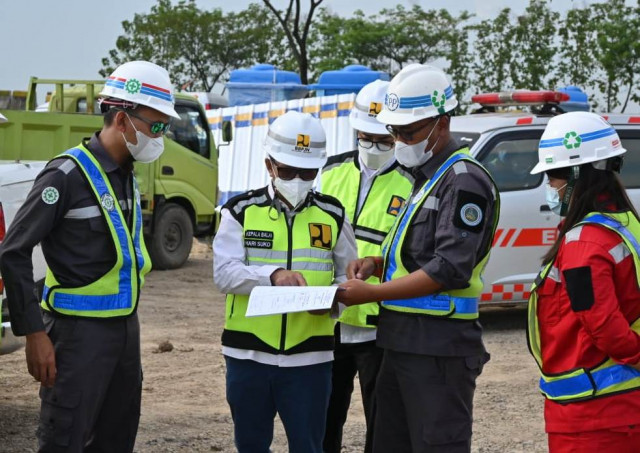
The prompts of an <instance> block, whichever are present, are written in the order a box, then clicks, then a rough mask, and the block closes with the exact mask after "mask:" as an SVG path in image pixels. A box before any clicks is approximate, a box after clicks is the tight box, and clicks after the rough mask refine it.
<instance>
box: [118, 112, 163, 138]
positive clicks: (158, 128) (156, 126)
mask: <svg viewBox="0 0 640 453" xmlns="http://www.w3.org/2000/svg"><path fill="white" fill-rule="evenodd" d="M125 113H126V114H127V115H130V116H132V117H134V118H138V119H139V120H140V121H142V122H144V123H147V124H148V125H149V127H150V128H151V133H152V134H156V135H157V134H160V135H164V134H166V133H167V132H168V131H169V127H171V122H170V121H169V122H167V123H163V122H162V121H151V120H149V119H147V118H145V117H143V116H141V115H138V114H137V113H133V112H132V111H131V110H127V111H126V112H125Z"/></svg>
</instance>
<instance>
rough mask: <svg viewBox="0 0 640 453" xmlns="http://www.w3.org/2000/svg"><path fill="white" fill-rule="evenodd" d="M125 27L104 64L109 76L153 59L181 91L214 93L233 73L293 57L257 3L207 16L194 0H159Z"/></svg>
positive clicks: (276, 29)
mask: <svg viewBox="0 0 640 453" xmlns="http://www.w3.org/2000/svg"><path fill="white" fill-rule="evenodd" d="M260 16H262V17H263V22H261V23H260V24H258V23H257V22H256V20H255V18H256V17H260ZM265 22H267V23H266V24H265ZM264 25H266V27H265V26H264ZM122 28H123V30H124V34H123V35H121V36H119V37H118V39H117V40H116V48H115V49H112V50H111V51H109V56H108V57H106V58H103V59H102V64H103V69H102V70H101V71H100V74H101V75H103V76H106V75H108V74H109V73H110V72H111V71H112V70H113V69H114V68H115V67H116V66H118V65H120V64H122V63H123V62H125V61H130V60H148V61H152V62H154V63H156V64H158V65H160V66H163V67H165V68H167V70H168V71H169V73H170V74H171V76H172V79H173V82H174V83H176V84H177V85H178V86H181V87H182V86H184V87H187V88H190V89H193V90H204V91H210V90H211V88H212V87H213V85H214V84H215V83H216V82H218V81H222V80H223V78H224V77H225V76H226V75H227V73H228V71H229V70H231V69H234V68H238V67H242V66H245V65H248V64H251V63H252V62H255V61H264V62H270V61H280V60H281V58H282V56H283V55H286V54H287V49H286V47H285V46H283V44H282V34H281V33H278V28H277V27H275V23H274V22H273V20H271V19H270V17H269V16H268V15H267V14H265V11H264V8H263V7H261V6H260V5H257V4H252V5H250V7H249V8H248V9H247V10H244V11H241V12H239V13H229V14H226V15H225V14H224V13H223V12H222V10H221V9H212V10H210V11H202V10H200V9H199V8H198V7H197V6H196V4H195V2H194V0H181V1H179V2H178V3H177V4H175V5H173V4H172V3H171V1H170V0H158V3H157V4H156V5H154V6H153V7H152V8H151V11H150V12H149V13H148V14H136V15H135V16H134V18H133V20H131V21H124V22H123V23H122Z"/></svg>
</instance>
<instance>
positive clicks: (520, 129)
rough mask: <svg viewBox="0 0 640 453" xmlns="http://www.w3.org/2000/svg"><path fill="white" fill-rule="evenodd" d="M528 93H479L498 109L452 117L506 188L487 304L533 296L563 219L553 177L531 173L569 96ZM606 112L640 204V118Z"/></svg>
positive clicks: (626, 179) (455, 129)
mask: <svg viewBox="0 0 640 453" xmlns="http://www.w3.org/2000/svg"><path fill="white" fill-rule="evenodd" d="M514 93H518V92H514ZM523 93H528V94H529V97H526V96H525V99H523V100H522V101H518V100H517V95H516V100H515V101H514V100H513V99H512V98H513V96H511V97H510V96H509V93H501V97H502V99H503V101H500V100H499V97H498V96H497V94H496V93H489V94H485V95H479V96H477V97H474V101H475V102H478V103H481V105H482V107H483V109H482V110H483V111H485V112H486V111H487V110H495V111H494V112H490V111H489V112H486V113H478V114H471V115H464V116H459V117H454V118H452V122H451V132H452V135H453V136H454V137H455V138H456V139H457V140H458V141H459V142H461V143H463V144H466V145H467V146H468V147H469V148H470V150H471V154H472V155H473V156H474V157H476V159H478V160H479V161H480V162H481V163H482V164H483V165H484V166H485V168H486V169H487V170H488V171H489V172H490V173H491V175H492V176H493V178H494V180H495V182H496V184H497V186H498V189H499V191H500V198H501V206H500V222H499V224H498V229H497V231H496V235H495V239H494V242H493V249H492V251H491V257H490V259H489V262H488V264H487V267H486V270H485V272H484V275H483V278H484V282H485V287H484V290H483V294H482V296H481V304H482V305H484V306H488V305H516V304H521V303H526V302H527V300H528V298H529V288H530V287H531V284H532V283H533V281H534V279H535V277H536V275H537V273H538V271H539V267H540V265H541V259H542V256H543V255H544V254H545V253H546V251H547V250H548V248H549V247H550V246H551V245H552V244H553V243H554V241H555V240H556V238H557V231H558V230H557V225H558V223H559V222H560V220H561V219H560V217H559V216H557V215H556V214H554V213H552V212H551V211H550V209H549V207H548V206H547V204H546V201H545V187H544V185H545V183H546V177H545V175H544V174H537V175H532V174H530V171H531V169H532V168H533V167H534V166H535V164H536V163H537V162H538V143H539V141H540V137H541V136H542V133H543V131H544V128H545V126H546V124H547V122H548V121H549V118H551V116H552V115H553V114H556V113H561V110H560V111H557V110H556V108H557V107H558V106H559V105H561V104H560V101H561V100H562V99H564V98H563V97H561V96H557V95H550V94H548V93H555V92H520V94H523ZM554 96H555V97H554ZM492 99H493V100H492ZM554 99H555V102H554ZM487 107H489V108H487ZM507 107H509V108H507ZM532 107H533V108H532ZM602 116H603V117H604V119H606V120H607V121H608V122H609V123H611V125H612V126H613V127H614V128H615V129H616V130H617V132H618V134H619V136H620V139H621V141H622V145H623V146H624V147H625V148H626V150H627V152H626V153H625V154H624V165H623V167H622V172H621V174H620V176H621V179H622V182H623V184H624V186H625V187H626V189H627V193H628V195H629V198H630V199H631V201H632V202H633V203H634V205H635V207H636V209H638V208H640V116H634V115H626V114H602Z"/></svg>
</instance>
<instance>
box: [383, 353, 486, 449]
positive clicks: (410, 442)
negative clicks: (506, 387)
mask: <svg viewBox="0 0 640 453" xmlns="http://www.w3.org/2000/svg"><path fill="white" fill-rule="evenodd" d="M488 360H489V354H487V353H485V354H483V355H481V356H475V357H434V356H427V355H420V354H409V353H404V352H396V351H391V350H388V349H385V350H384V356H383V359H382V365H381V367H380V373H379V374H378V382H377V385H376V421H375V431H374V435H373V451H374V452H375V453H388V452H394V453H405V452H406V453H468V452H469V451H470V450H471V425H472V421H473V394H474V392H475V388H476V378H477V377H478V376H479V375H480V373H481V372H482V367H483V365H484V364H485V363H486V362H487V361H488Z"/></svg>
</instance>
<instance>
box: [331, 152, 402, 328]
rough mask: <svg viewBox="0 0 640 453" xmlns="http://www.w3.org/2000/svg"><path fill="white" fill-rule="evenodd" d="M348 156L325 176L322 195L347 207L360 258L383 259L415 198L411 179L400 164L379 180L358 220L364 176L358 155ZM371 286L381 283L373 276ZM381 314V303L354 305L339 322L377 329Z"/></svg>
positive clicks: (376, 178)
mask: <svg viewBox="0 0 640 453" xmlns="http://www.w3.org/2000/svg"><path fill="white" fill-rule="evenodd" d="M348 154H349V157H348V158H346V159H345V161H344V162H342V163H340V164H338V165H335V166H331V167H330V168H328V169H327V170H326V171H323V172H322V186H321V187H322V193H325V194H328V195H331V196H333V197H335V198H337V199H339V200H340V202H341V203H342V204H343V205H344V207H345V212H346V214H347V217H348V218H349V220H350V221H351V224H352V226H353V230H354V232H355V236H356V244H357V246H358V257H359V258H364V257H365V256H380V255H382V247H381V246H382V242H383V241H384V238H385V237H386V236H387V233H388V232H389V230H390V229H391V227H392V226H393V223H394V222H395V219H396V217H397V216H398V213H399V212H400V210H401V209H402V205H403V204H404V202H405V200H406V199H407V197H408V196H409V195H410V194H411V187H412V181H411V179H410V178H411V176H410V175H409V174H407V173H406V172H405V170H404V169H403V168H402V167H400V166H399V165H398V164H397V163H394V164H393V165H392V166H391V167H390V168H389V169H388V170H387V171H384V172H382V173H381V174H379V175H377V176H375V177H374V180H373V182H372V184H371V186H370V188H369V191H368V192H367V194H366V196H365V200H364V203H363V205H362V209H361V210H360V213H359V214H358V215H357V216H356V214H355V213H356V210H357V207H358V197H359V196H360V184H361V180H362V174H361V172H360V170H359V169H358V168H357V167H356V165H355V162H354V161H355V159H357V158H358V154H357V151H356V152H355V153H348ZM367 282H368V283H372V284H379V283H380V279H379V278H378V277H375V276H372V277H370V278H369V279H368V280H367ZM379 311H380V308H379V305H378V302H370V303H368V304H362V305H354V306H351V307H348V308H346V309H345V310H344V311H343V312H342V314H341V315H340V318H339V319H338V320H339V321H340V322H342V323H345V324H350V325H352V326H358V327H371V328H375V327H376V325H375V323H372V321H374V320H375V319H376V318H377V316H378V313H379Z"/></svg>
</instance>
